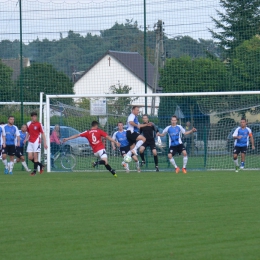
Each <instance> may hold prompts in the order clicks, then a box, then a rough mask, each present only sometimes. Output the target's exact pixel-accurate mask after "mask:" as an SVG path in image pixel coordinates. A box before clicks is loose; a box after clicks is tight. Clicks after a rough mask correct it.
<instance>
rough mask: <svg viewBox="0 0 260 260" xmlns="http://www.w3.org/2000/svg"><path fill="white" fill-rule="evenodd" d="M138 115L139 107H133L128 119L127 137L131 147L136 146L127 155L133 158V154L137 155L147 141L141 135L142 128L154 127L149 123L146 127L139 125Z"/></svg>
mask: <svg viewBox="0 0 260 260" xmlns="http://www.w3.org/2000/svg"><path fill="white" fill-rule="evenodd" d="M138 114H139V107H138V106H133V108H132V113H131V114H130V115H129V117H128V119H127V126H128V127H127V131H126V137H127V140H128V142H129V145H130V146H132V145H133V144H135V146H134V148H133V149H131V150H130V151H129V152H128V153H127V155H129V156H132V153H133V154H135V155H137V149H138V148H139V147H140V146H141V145H142V144H143V143H144V142H145V141H146V139H145V137H144V136H143V135H140V133H139V129H140V127H143V126H151V125H152V124H151V123H148V124H146V125H144V124H139V122H138Z"/></svg>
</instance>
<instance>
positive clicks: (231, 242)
mask: <svg viewBox="0 0 260 260" xmlns="http://www.w3.org/2000/svg"><path fill="white" fill-rule="evenodd" d="M16 167H17V166H16ZM0 183H1V188H0V201H1V203H0V227H1V228H0V230H1V232H0V258H1V260H5V259H6V260H10V259H11V260H16V259H19V260H23V259H26V260H30V259H34V260H35V259H48V260H49V259H55V260H59V259H61V260H66V259H73V260H75V259H91V260H92V259H93V260H94V259H118V260H119V259H120V260H122V259H123V260H125V259H126V260H127V259H137V260H139V259H147V260H148V259H149V260H152V259H154V260H157V259H178V260H179V259H185V260H187V259H199V260H203V259H205V260H206V259H207V260H208V259H214V260H215V259H216V260H217V259H221V260H224V259H228V260H232V259H234V260H242V259H245V260H250V259H254V260H255V259H259V256H260V246H259V245H260V219H259V216H260V207H259V205H260V196H259V194H260V188H259V187H260V186H259V183H260V174H259V172H257V171H243V172H239V173H235V172H233V171H226V172H217V171H214V172H189V173H188V174H187V175H183V174H178V175H176V174H175V173H173V172H160V173H155V172H143V173H139V174H138V173H130V174H126V173H123V172H122V173H120V172H119V173H118V178H117V179H115V178H114V177H113V176H112V175H111V174H109V173H107V172H102V173H100V172H99V173H98V172H96V173H52V174H51V173H50V174H48V173H45V174H43V175H39V174H38V175H36V176H35V177H31V176H29V175H28V173H25V172H18V171H17V170H16V171H15V172H14V175H13V176H10V175H4V174H1V175H0Z"/></svg>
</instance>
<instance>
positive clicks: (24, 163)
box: [21, 162, 28, 170]
mask: <svg viewBox="0 0 260 260" xmlns="http://www.w3.org/2000/svg"><path fill="white" fill-rule="evenodd" d="M21 163H22V165H23V167H24V168H25V169H26V170H28V166H27V164H26V162H21Z"/></svg>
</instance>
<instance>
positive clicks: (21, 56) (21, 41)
mask: <svg viewBox="0 0 260 260" xmlns="http://www.w3.org/2000/svg"><path fill="white" fill-rule="evenodd" d="M19 13H20V102H21V124H23V123H24V122H23V31H22V29H23V28H22V0H19Z"/></svg>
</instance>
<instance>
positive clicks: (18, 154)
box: [15, 146, 23, 158]
mask: <svg viewBox="0 0 260 260" xmlns="http://www.w3.org/2000/svg"><path fill="white" fill-rule="evenodd" d="M15 156H16V157H17V158H21V157H22V156H23V147H19V146H17V147H16V151H15Z"/></svg>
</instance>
